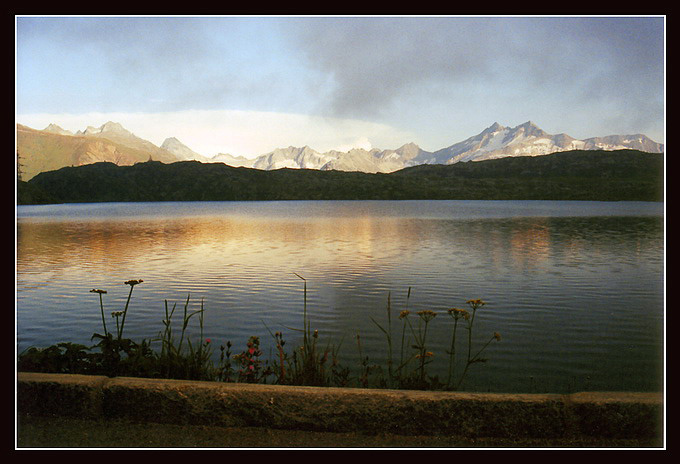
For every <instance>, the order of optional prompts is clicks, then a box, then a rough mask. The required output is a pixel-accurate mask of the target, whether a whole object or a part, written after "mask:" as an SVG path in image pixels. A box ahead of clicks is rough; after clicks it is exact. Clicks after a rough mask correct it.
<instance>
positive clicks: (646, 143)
mask: <svg viewBox="0 0 680 464" xmlns="http://www.w3.org/2000/svg"><path fill="white" fill-rule="evenodd" d="M622 149H634V150H641V151H646V152H649V153H662V152H663V144H660V143H656V142H654V141H653V140H651V139H649V138H647V137H646V136H644V135H642V134H635V135H623V136H622V135H612V136H608V137H596V138H589V139H584V140H578V139H575V138H573V137H570V136H569V135H567V134H557V135H551V134H548V133H546V132H545V131H543V130H542V129H540V128H539V127H538V126H536V125H535V124H534V123H532V122H531V121H527V122H525V123H524V124H520V125H519V126H517V127H513V128H510V127H504V126H501V125H500V124H498V123H497V122H496V123H494V124H493V125H491V126H489V127H488V128H486V129H484V130H483V131H482V132H481V133H479V134H478V135H475V136H474V137H470V138H468V139H466V140H463V141H462V142H459V143H456V144H454V145H451V146H450V147H446V148H442V149H441V150H437V151H435V152H434V153H431V154H428V153H423V154H421V155H420V156H418V157H416V158H414V159H413V160H412V161H411V165H418V164H453V163H458V162H461V161H482V160H487V159H496V158H504V157H507V156H539V155H547V154H550V153H557V152H561V151H569V150H622Z"/></svg>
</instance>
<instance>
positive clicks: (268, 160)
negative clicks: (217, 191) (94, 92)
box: [17, 121, 664, 180]
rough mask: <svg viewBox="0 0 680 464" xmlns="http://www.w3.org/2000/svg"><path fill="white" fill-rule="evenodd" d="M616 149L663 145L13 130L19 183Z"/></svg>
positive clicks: (633, 140) (522, 129)
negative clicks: (184, 165) (433, 143)
mask: <svg viewBox="0 0 680 464" xmlns="http://www.w3.org/2000/svg"><path fill="white" fill-rule="evenodd" d="M621 149H634V150H639V151H644V152H648V153H663V150H664V146H663V144H661V143H657V142H655V141H653V140H651V139H649V138H648V137H646V136H645V135H643V134H634V135H610V136H606V137H594V138H588V139H584V140H578V139H575V138H573V137H570V136H569V135H567V134H557V135H551V134H548V133H546V132H545V131H543V130H542V129H540V128H539V127H538V126H536V125H535V124H534V123H532V122H531V121H527V122H526V123H524V124H521V125H519V126H516V127H513V128H511V127H505V126H502V125H500V124H498V123H494V124H492V125H491V126H489V127H488V128H486V129H484V130H483V131H482V132H481V133H479V134H477V135H475V136H473V137H470V138H468V139H466V140H463V141H461V142H458V143H455V144H453V145H450V146H448V147H445V148H442V149H440V150H437V151H434V152H428V151H425V150H423V149H421V148H420V147H419V146H418V145H416V144H414V143H407V144H405V145H403V146H401V147H399V148H397V149H388V150H380V149H372V150H365V149H359V148H355V149H352V150H349V151H346V152H340V151H335V150H333V151H328V152H324V153H320V152H317V151H315V150H313V149H312V148H310V147H308V146H304V147H301V148H300V147H292V146H291V147H288V148H277V149H275V150H273V151H271V152H269V153H265V154H263V155H260V156H258V157H257V158H255V159H247V158H244V157H240V156H232V155H230V154H223V153H219V154H217V155H215V156H212V157H208V156H205V155H202V154H199V153H196V152H195V151H193V150H192V149H191V148H189V147H187V146H186V145H184V144H183V143H182V142H181V141H179V140H178V139H177V138H175V137H170V138H167V139H166V140H165V141H164V142H163V143H162V144H161V146H160V147H159V146H156V145H154V144H153V143H151V142H149V141H147V140H144V139H142V138H139V137H137V136H136V135H135V134H133V133H132V132H130V131H128V130H127V129H125V128H124V127H123V126H122V125H120V124H118V123H115V122H107V123H105V124H103V125H102V126H100V127H92V126H89V127H87V128H86V129H85V130H83V131H77V132H76V133H73V132H70V131H66V130H64V129H62V128H61V127H59V126H58V125H56V124H50V125H48V126H47V127H46V128H45V129H43V130H36V129H32V128H29V127H26V126H23V125H20V124H17V157H18V170H19V172H20V174H21V179H22V180H29V179H31V178H32V177H34V176H35V175H37V174H38V173H40V172H45V171H51V170H56V169H60V168H62V167H67V166H82V165H86V164H92V163H96V162H100V161H105V162H111V163H114V164H117V165H119V166H129V165H133V164H136V163H139V162H146V161H149V160H153V161H160V162H162V163H174V162H177V161H188V160H195V161H200V162H202V163H224V164H226V165H229V166H233V167H247V168H254V169H258V170H267V171H268V170H276V169H281V168H294V169H314V170H321V171H357V172H364V173H390V172H395V171H399V170H401V169H404V168H406V167H411V166H418V165H423V164H454V163H458V162H466V161H482V160H489V159H496V158H505V157H515V156H539V155H547V154H551V153H556V152H562V151H572V150H609V151H611V150H621Z"/></svg>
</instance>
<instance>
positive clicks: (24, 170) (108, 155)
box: [16, 123, 178, 181]
mask: <svg viewBox="0 0 680 464" xmlns="http://www.w3.org/2000/svg"><path fill="white" fill-rule="evenodd" d="M16 137H17V138H16V149H17V157H18V160H19V165H20V166H19V171H20V172H21V179H22V180H25V181H27V180H30V179H31V178H33V177H34V176H35V175H37V174H38V173H41V172H45V171H53V170H56V169H61V168H63V167H67V166H82V165H85V164H92V163H96V162H99V161H109V162H111V163H115V164H117V165H119V166H130V165H133V164H135V163H139V162H145V161H149V160H150V159H152V160H155V161H161V162H163V163H173V162H176V161H178V158H177V157H176V156H175V155H173V154H172V153H170V152H169V151H167V150H164V149H162V148H160V147H157V146H155V145H154V144H152V143H151V142H148V141H146V140H143V139H141V138H139V137H136V136H135V135H134V134H132V133H131V132H128V131H126V130H125V129H123V128H122V126H120V125H119V124H118V125H113V124H112V123H107V124H104V125H103V126H101V127H100V128H94V127H88V128H87V129H86V130H85V131H82V132H81V131H78V133H76V134H73V133H71V132H69V131H65V130H64V129H62V128H60V127H59V126H57V125H55V124H50V125H49V126H48V127H47V128H46V129H45V130H36V129H32V128H30V127H26V126H23V125H21V124H17V132H16Z"/></svg>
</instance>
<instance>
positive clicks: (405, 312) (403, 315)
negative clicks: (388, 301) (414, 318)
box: [399, 309, 411, 319]
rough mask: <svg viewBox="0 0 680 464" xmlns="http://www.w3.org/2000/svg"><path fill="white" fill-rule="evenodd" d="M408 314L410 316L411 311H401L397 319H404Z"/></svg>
mask: <svg viewBox="0 0 680 464" xmlns="http://www.w3.org/2000/svg"><path fill="white" fill-rule="evenodd" d="M409 314H411V311H409V310H408V309H405V310H404V311H402V312H400V313H399V319H404V318H405V317H407V316H408V315H409Z"/></svg>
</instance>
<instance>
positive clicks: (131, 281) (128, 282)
mask: <svg viewBox="0 0 680 464" xmlns="http://www.w3.org/2000/svg"><path fill="white" fill-rule="evenodd" d="M142 282H144V281H143V280H142V279H139V280H128V281H127V282H125V285H129V286H130V287H134V286H135V285H138V284H141V283H142Z"/></svg>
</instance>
